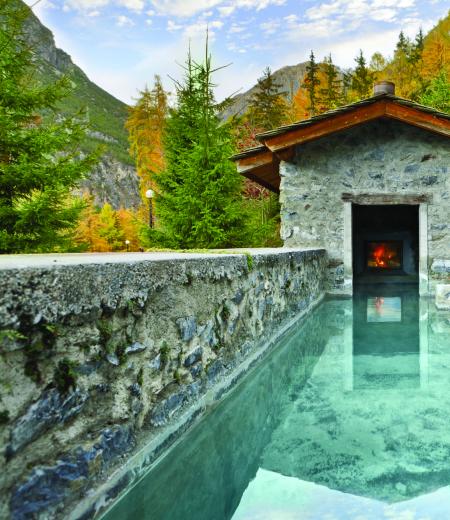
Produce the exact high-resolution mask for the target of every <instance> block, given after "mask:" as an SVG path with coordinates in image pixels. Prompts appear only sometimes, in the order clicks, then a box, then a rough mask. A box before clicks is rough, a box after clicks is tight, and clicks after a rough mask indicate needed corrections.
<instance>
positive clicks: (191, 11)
mask: <svg viewBox="0 0 450 520" xmlns="http://www.w3.org/2000/svg"><path fill="white" fill-rule="evenodd" d="M285 3H286V0H152V4H153V7H154V8H155V9H156V10H157V12H158V13H159V14H162V15H168V16H178V17H186V18H188V17H190V16H193V15H195V14H197V13H200V12H202V11H206V10H209V9H212V8H214V7H215V8H217V10H218V12H219V14H220V15H221V16H229V15H231V14H232V13H233V12H234V11H236V9H255V10H256V11H261V10H262V9H266V8H267V7H269V6H270V5H275V6H277V5H278V6H280V5H284V4H285Z"/></svg>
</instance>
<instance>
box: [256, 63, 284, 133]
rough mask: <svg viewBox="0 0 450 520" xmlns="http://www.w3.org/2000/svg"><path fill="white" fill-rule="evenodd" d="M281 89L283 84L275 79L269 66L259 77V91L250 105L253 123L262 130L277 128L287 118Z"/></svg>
mask: <svg viewBox="0 0 450 520" xmlns="http://www.w3.org/2000/svg"><path fill="white" fill-rule="evenodd" d="M280 89H281V84H280V83H277V82H276V81H275V79H274V77H273V74H272V72H271V70H270V68H269V67H267V68H266V69H265V70H264V72H263V76H262V77H261V78H259V79H258V84H257V91H256V92H255V93H254V94H253V95H252V97H251V99H250V105H249V118H250V120H251V122H252V125H253V126H254V127H256V128H258V129H261V131H265V130H272V129H273V128H277V127H278V126H281V125H282V124H283V123H284V122H285V120H286V115H287V104H286V101H285V99H284V93H281V92H280Z"/></svg>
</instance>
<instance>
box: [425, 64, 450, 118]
mask: <svg viewBox="0 0 450 520" xmlns="http://www.w3.org/2000/svg"><path fill="white" fill-rule="evenodd" d="M420 102H421V103H422V104H424V105H428V106H430V107H434V108H437V109H438V110H441V111H442V112H447V113H448V114H450V82H449V81H448V78H447V73H446V71H445V70H444V69H442V70H441V72H440V73H439V75H438V76H436V78H434V79H433V80H432V81H431V82H430V84H429V85H428V87H427V88H426V89H425V92H424V93H423V94H422V95H421V97H420Z"/></svg>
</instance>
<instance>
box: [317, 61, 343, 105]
mask: <svg viewBox="0 0 450 520" xmlns="http://www.w3.org/2000/svg"><path fill="white" fill-rule="evenodd" d="M321 72H322V73H323V76H324V81H323V84H324V88H321V89H320V105H321V111H326V110H332V109H334V108H336V107H338V106H339V105H340V104H341V99H342V93H341V84H342V82H341V80H340V79H339V72H338V69H337V67H336V66H335V65H334V63H333V60H332V59H331V54H330V55H329V56H328V57H325V58H324V60H323V65H322V71H321Z"/></svg>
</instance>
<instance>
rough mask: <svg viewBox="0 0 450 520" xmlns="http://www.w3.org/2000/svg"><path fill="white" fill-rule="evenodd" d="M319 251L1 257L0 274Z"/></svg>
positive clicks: (69, 254) (68, 254)
mask: <svg viewBox="0 0 450 520" xmlns="http://www.w3.org/2000/svg"><path fill="white" fill-rule="evenodd" d="M321 250H322V248H315V247H310V248H285V247H273V248H246V249H220V250H211V251H210V252H207V253H196V252H192V253H191V252H150V253H59V254H31V255H1V256H0V271H7V270H15V269H34V268H47V267H56V266H73V265H90V264H94V265H95V264H97V265H105V264H136V263H145V262H161V261H186V260H202V259H211V258H221V257H222V258H227V257H230V256H241V255H245V254H250V255H252V256H265V255H283V254H289V253H301V252H307V251H321Z"/></svg>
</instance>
